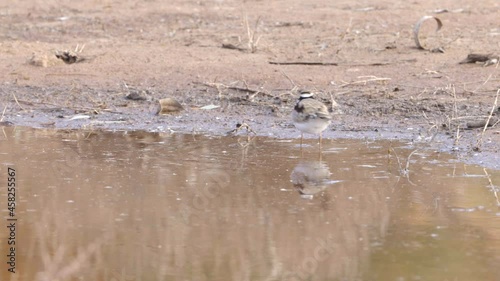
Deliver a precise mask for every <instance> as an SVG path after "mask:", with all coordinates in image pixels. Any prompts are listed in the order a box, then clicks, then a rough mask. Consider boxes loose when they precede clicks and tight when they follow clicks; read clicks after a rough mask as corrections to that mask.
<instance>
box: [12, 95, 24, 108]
mask: <svg viewBox="0 0 500 281" xmlns="http://www.w3.org/2000/svg"><path fill="white" fill-rule="evenodd" d="M12 96H13V97H14V100H15V101H16V103H17V105H18V106H19V107H20V108H21V110H24V108H23V107H22V106H21V105H20V104H19V101H17V98H16V95H15V94H14V93H12Z"/></svg>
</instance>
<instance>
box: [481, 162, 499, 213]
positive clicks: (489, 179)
mask: <svg viewBox="0 0 500 281" xmlns="http://www.w3.org/2000/svg"><path fill="white" fill-rule="evenodd" d="M483 171H484V174H485V175H486V178H488V181H489V182H490V187H491V190H492V191H493V194H494V195H495V198H496V199H497V206H499V207H500V199H499V198H498V193H497V188H496V187H495V186H494V185H493V182H492V181H491V176H490V174H489V173H488V171H486V168H483Z"/></svg>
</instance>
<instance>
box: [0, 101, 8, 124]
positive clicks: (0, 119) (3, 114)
mask: <svg viewBox="0 0 500 281" xmlns="http://www.w3.org/2000/svg"><path fill="white" fill-rule="evenodd" d="M7 105H8V104H6V105H5V107H4V108H3V112H2V117H1V118H0V122H2V121H3V118H4V116H5V110H7Z"/></svg>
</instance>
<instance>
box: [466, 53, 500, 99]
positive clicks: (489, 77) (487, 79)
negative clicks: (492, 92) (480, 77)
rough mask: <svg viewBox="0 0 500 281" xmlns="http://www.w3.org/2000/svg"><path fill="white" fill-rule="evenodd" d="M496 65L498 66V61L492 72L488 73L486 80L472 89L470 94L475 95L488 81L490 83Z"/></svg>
mask: <svg viewBox="0 0 500 281" xmlns="http://www.w3.org/2000/svg"><path fill="white" fill-rule="evenodd" d="M498 65H500V61H499V62H497V64H496V65H495V68H494V69H493V71H492V73H490V75H488V78H486V80H485V81H484V82H483V84H481V85H479V86H477V88H476V89H474V91H472V93H476V92H477V91H478V90H479V89H480V88H481V87H483V86H484V85H486V83H488V81H490V79H491V77H493V74H494V72H495V71H496V70H497V69H498Z"/></svg>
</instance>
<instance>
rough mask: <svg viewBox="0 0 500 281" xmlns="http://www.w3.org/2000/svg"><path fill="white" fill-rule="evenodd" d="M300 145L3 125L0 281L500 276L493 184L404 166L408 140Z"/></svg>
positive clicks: (427, 157)
mask: <svg viewBox="0 0 500 281" xmlns="http://www.w3.org/2000/svg"><path fill="white" fill-rule="evenodd" d="M297 143H298V141H293V142H283V141H279V140H278V141H275V140H272V139H266V138H254V139H252V140H250V141H248V139H247V138H246V137H230V138H229V137H228V138H225V137H204V136H198V135H195V136H193V135H178V134H174V135H170V134H158V133H144V132H115V133H111V132H81V131H78V132H77V131H53V130H32V129H26V128H2V132H1V133H0V157H1V158H0V163H1V165H0V175H1V178H0V182H1V185H0V186H1V190H0V195H1V197H0V206H1V207H0V209H1V210H2V223H1V224H3V225H4V226H3V225H2V227H1V228H0V229H2V230H1V231H0V238H1V239H2V240H1V244H0V256H1V257H2V258H1V262H0V264H1V266H0V267H1V268H0V279H1V280H117V281H118V280H495V279H498V276H500V268H499V267H498V264H500V254H499V253H500V209H499V208H498V207H497V204H498V199H497V198H496V197H495V194H494V192H492V186H491V185H492V184H493V185H494V186H495V185H496V187H497V188H498V185H499V184H500V173H499V172H498V171H491V170H484V169H483V168H480V167H476V166H468V165H464V164H461V163H458V162H457V161H454V160H453V159H452V158H450V156H448V155H445V154H440V153H437V152H432V151H428V150H423V149H422V150H418V151H417V152H414V153H413V154H412V155H411V158H409V161H408V155H410V153H412V151H414V149H415V148H409V146H408V144H404V143H396V142H392V143H391V142H388V141H377V142H366V141H365V142H362V141H352V140H324V143H323V153H321V155H320V154H319V153H318V146H317V145H316V143H315V142H314V141H312V140H308V141H307V144H308V145H307V146H305V147H304V149H303V150H302V152H301V150H300V148H297ZM396 153H397V157H396ZM407 162H408V168H409V172H408V173H406V172H404V171H402V169H403V168H405V167H406V166H407ZM9 168H11V169H15V171H16V175H15V180H16V184H17V187H16V191H17V192H16V209H15V218H17V221H16V230H15V237H14V239H15V242H16V247H15V255H16V258H15V270H16V274H11V273H9V272H8V268H9V267H10V265H9V264H7V262H8V261H9V259H10V258H9V257H7V255H9V253H10V252H11V251H10V248H9V247H10V246H9V245H8V243H7V241H9V240H8V238H12V237H11V236H12V232H10V231H9V230H8V228H7V226H8V222H7V220H6V219H7V218H9V210H8V209H7V197H8V196H7V178H8V175H7V173H8V169H9ZM488 177H489V178H488ZM11 240H12V239H11Z"/></svg>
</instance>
